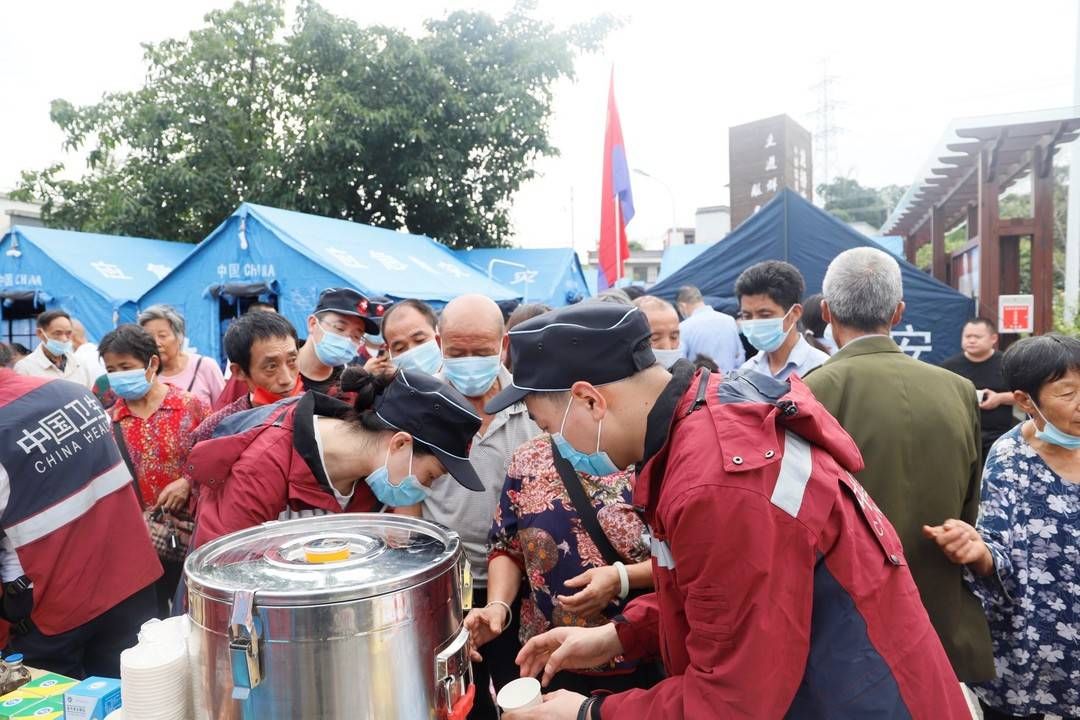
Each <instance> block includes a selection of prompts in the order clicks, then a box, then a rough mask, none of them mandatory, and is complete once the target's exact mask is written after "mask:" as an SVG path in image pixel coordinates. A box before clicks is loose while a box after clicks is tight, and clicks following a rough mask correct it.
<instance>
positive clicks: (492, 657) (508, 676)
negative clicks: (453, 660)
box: [468, 588, 521, 720]
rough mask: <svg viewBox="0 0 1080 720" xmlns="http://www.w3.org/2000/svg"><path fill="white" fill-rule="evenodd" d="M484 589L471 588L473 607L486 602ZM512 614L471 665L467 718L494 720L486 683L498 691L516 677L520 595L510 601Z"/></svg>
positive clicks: (492, 701) (518, 650)
mask: <svg viewBox="0 0 1080 720" xmlns="http://www.w3.org/2000/svg"><path fill="white" fill-rule="evenodd" d="M487 602H488V600H487V588H474V589H473V607H476V608H482V607H484V606H485V605H487ZM511 606H512V607H513V612H514V617H513V619H512V620H511V621H510V625H509V627H507V628H506V629H505V630H503V632H502V635H500V636H499V637H497V638H495V639H494V640H492V641H491V642H489V643H488V644H487V645H485V646H484V647H482V648H480V654H481V655H483V656H484V661H483V662H479V663H476V662H474V663H473V664H472V667H473V681H474V682H475V683H476V702H475V704H474V705H473V709H472V712H470V713H469V719H468V720H496V718H497V717H498V711H497V710H496V709H495V700H494V698H492V697H491V693H490V691H489V690H488V683H489V682H491V683H492V684H494V685H495V691H496V692H498V690H499V688H501V687H502V686H503V685H505V684H506V683H508V682H510V681H511V680H516V679H517V678H518V674H519V673H518V666H517V665H516V664H515V663H514V659H515V658H517V654H518V653H519V652H520V651H521V642H520V641H519V640H518V631H519V630H520V628H521V622H520V616H521V612H520V610H521V597H520V596H519V597H518V599H517V600H515V601H514V602H513V603H511Z"/></svg>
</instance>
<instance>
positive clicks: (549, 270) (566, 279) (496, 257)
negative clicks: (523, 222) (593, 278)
mask: <svg viewBox="0 0 1080 720" xmlns="http://www.w3.org/2000/svg"><path fill="white" fill-rule="evenodd" d="M456 254H457V256H458V258H459V259H461V260H463V261H465V262H467V263H469V264H470V265H472V266H473V267H474V268H476V269H477V270H479V271H480V272H482V273H483V274H484V275H485V276H487V277H489V278H492V279H493V280H497V281H498V282H500V283H502V284H503V285H505V286H506V287H508V288H510V289H511V290H514V291H515V292H519V293H521V296H522V302H542V303H546V304H548V305H550V306H551V307H562V306H563V305H569V304H571V303H575V302H578V301H580V300H582V299H584V298H586V297H588V296H589V286H588V285H587V284H586V282H585V274H584V273H583V272H582V271H581V262H580V261H579V260H578V256H577V253H576V252H574V251H573V249H571V248H535V249H526V248H484V249H476V250H458V251H457V253H456Z"/></svg>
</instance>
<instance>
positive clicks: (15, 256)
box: [0, 225, 195, 345]
mask: <svg viewBox="0 0 1080 720" xmlns="http://www.w3.org/2000/svg"><path fill="white" fill-rule="evenodd" d="M194 247H195V246H194V245H189V244H187V243H179V242H165V241H163V240H147V239H145V238H133V237H122V236H115V235H97V234H95V233H83V232H74V231H71V230H50V229H48V228H42V227H24V226H21V225H17V226H15V227H12V228H11V229H10V230H9V231H8V232H7V233H6V234H5V235H4V236H3V238H2V239H0V297H2V298H3V303H2V305H3V306H2V307H0V318H2V319H3V320H4V321H5V322H4V323H3V327H4V332H3V335H2V337H0V339H7V338H8V337H10V338H11V339H12V340H13V341H15V342H22V343H23V344H26V345H30V344H32V342H27V339H31V338H32V336H33V334H34V329H33V323H32V322H31V318H33V316H34V315H36V314H37V313H39V312H42V311H43V310H53V309H63V310H66V311H68V312H69V313H71V314H72V315H73V316H75V317H77V318H78V319H79V320H81V321H82V323H83V325H85V326H86V332H87V334H88V335H89V337H90V338H91V339H93V340H99V339H101V336H102V335H104V334H105V333H107V332H108V331H109V330H111V329H113V328H114V327H115V326H116V321H117V318H118V311H119V309H120V306H121V305H122V304H123V303H125V302H130V301H133V300H135V299H137V298H138V297H139V296H141V295H142V294H143V293H145V292H146V291H147V290H149V289H150V288H151V287H153V285H154V284H155V283H157V282H158V281H160V280H161V279H162V278H163V277H165V276H166V275H167V274H168V273H169V272H170V271H171V270H172V269H173V268H174V267H176V266H177V265H178V264H179V263H180V261H181V260H183V259H184V258H185V257H187V255H188V253H190V252H191V251H192V249H194Z"/></svg>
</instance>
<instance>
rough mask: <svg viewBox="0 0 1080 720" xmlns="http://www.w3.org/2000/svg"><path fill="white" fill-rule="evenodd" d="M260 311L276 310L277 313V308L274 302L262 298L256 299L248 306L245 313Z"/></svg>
mask: <svg viewBox="0 0 1080 720" xmlns="http://www.w3.org/2000/svg"><path fill="white" fill-rule="evenodd" d="M258 312H274V313H276V312H277V308H276V307H274V305H273V303H268V302H263V301H262V300H256V301H255V302H253V303H251V304H250V305H248V306H247V310H245V311H244V314H245V315H247V314H248V313H252V314H254V313H258Z"/></svg>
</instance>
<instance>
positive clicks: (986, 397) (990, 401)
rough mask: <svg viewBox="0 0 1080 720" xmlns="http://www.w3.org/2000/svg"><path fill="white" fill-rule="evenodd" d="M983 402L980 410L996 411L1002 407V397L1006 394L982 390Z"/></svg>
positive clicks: (980, 404)
mask: <svg viewBox="0 0 1080 720" xmlns="http://www.w3.org/2000/svg"><path fill="white" fill-rule="evenodd" d="M979 392H980V393H982V397H983V400H982V402H980V403H979V409H980V410H995V409H997V408H999V407H1001V395H1003V394H1004V393H996V392H994V391H993V390H980V391H979Z"/></svg>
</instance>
